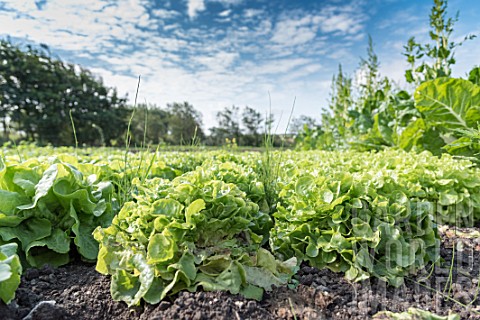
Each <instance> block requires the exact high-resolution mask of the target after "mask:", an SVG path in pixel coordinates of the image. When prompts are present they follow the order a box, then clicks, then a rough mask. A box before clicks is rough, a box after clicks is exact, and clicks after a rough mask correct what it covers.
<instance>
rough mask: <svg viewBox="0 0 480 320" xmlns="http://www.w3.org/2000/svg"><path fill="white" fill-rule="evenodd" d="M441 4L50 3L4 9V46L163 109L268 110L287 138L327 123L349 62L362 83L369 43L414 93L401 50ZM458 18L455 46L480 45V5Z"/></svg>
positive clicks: (427, 0) (303, 0)
mask: <svg viewBox="0 0 480 320" xmlns="http://www.w3.org/2000/svg"><path fill="white" fill-rule="evenodd" d="M432 3H433V1H431V0H257V1H250V0H118V1H115V0H52V1H50V0H42V1H33V0H31V1H21V0H10V1H0V37H1V38H6V37H7V36H9V37H10V38H11V39H12V40H13V41H15V42H18V43H37V44H39V43H45V44H47V45H48V46H50V48H51V51H52V52H53V53H54V54H56V55H58V56H59V57H61V58H62V59H63V60H64V61H67V62H71V63H78V64H81V65H82V66H84V67H86V68H88V69H90V70H92V71H93V72H94V73H95V74H97V75H99V76H101V77H103V79H104V82H105V83H106V84H107V85H109V86H114V87H117V88H118V91H119V93H120V94H122V95H123V94H126V93H128V95H129V97H130V98H131V99H133V97H134V96H135V89H136V82H137V77H138V75H141V76H142V83H141V87H140V94H139V101H140V102H144V101H147V102H149V103H155V104H157V105H159V106H164V105H165V104H166V103H169V102H173V101H188V102H190V103H192V104H193V105H194V106H195V107H196V108H197V109H199V110H200V111H201V112H202V113H203V116H204V117H203V122H204V126H205V127H206V128H208V127H211V126H213V125H214V124H215V114H216V112H217V111H219V110H221V109H223V108H224V107H226V106H231V105H233V104H234V105H238V106H241V107H243V106H245V105H249V106H251V107H255V108H257V109H258V110H259V111H262V112H267V110H268V109H269V93H270V96H271V102H272V110H273V112H274V113H275V114H276V118H277V119H280V116H281V115H282V114H283V116H282V124H280V128H282V127H283V126H284V125H285V123H286V121H287V118H288V114H289V112H290V110H291V107H292V103H293V100H294V98H295V97H296V106H295V114H294V115H296V116H298V115H300V114H305V115H309V116H314V117H319V115H320V112H321V110H322V108H323V107H325V105H326V101H327V99H328V93H329V87H330V83H331V79H332V76H333V75H334V74H335V72H336V71H337V69H338V64H339V63H342V65H343V66H344V70H346V71H347V72H348V73H350V74H351V75H354V72H355V70H356V69H357V67H358V65H359V61H360V57H365V56H366V47H367V39H368V34H370V35H371V36H372V38H373V41H374V45H375V51H376V53H377V54H378V56H379V58H380V63H381V69H380V71H381V73H382V75H385V76H389V77H391V78H392V79H394V80H395V81H397V82H398V84H399V85H400V86H404V85H405V84H404V81H403V71H404V70H405V59H404V58H403V56H402V55H401V52H402V47H403V45H404V44H405V43H406V41H407V39H408V38H409V37H410V36H415V37H416V38H417V40H419V41H426V40H427V37H428V14H429V12H430V7H431V5H432ZM457 11H460V21H459V22H458V23H457V24H456V27H455V39H457V40H460V39H462V38H463V37H464V36H465V35H467V34H469V33H475V34H478V35H480V19H479V18H480V0H450V1H449V14H450V15H454V14H455V13H456V12H457ZM456 56H457V60H458V63H457V65H456V67H455V68H454V74H455V75H463V74H465V72H467V71H468V70H469V69H470V67H472V66H474V65H480V39H476V40H473V41H469V42H467V43H465V44H464V46H462V47H460V48H459V49H458V50H457V54H456Z"/></svg>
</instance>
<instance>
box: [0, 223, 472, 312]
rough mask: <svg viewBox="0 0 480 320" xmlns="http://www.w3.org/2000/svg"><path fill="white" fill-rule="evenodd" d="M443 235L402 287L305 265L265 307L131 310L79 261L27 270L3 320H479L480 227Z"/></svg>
mask: <svg viewBox="0 0 480 320" xmlns="http://www.w3.org/2000/svg"><path fill="white" fill-rule="evenodd" d="M440 232H441V234H442V238H443V241H442V249H441V256H442V258H443V259H444V261H443V262H442V263H441V264H438V265H436V266H434V267H433V268H430V269H428V270H426V271H425V272H424V273H423V274H419V275H417V276H415V277H410V278H408V279H406V281H405V284H404V285H403V286H401V287H400V288H393V287H389V286H387V285H386V283H385V282H383V281H380V280H377V279H370V280H368V281H365V282H362V283H350V282H348V281H346V280H344V279H343V277H342V274H336V273H333V272H331V271H329V270H318V269H315V268H311V267H308V266H306V265H305V266H302V268H301V269H300V271H299V272H298V274H297V275H296V277H295V279H296V280H297V281H298V283H299V284H298V286H296V288H287V287H281V288H276V289H275V290H273V291H272V292H269V293H267V294H265V296H264V299H263V300H262V301H260V302H258V301H254V300H247V299H244V298H242V297H241V296H237V295H231V294H229V293H225V292H197V293H188V292H182V293H180V294H178V295H177V296H174V297H171V298H169V299H168V300H165V301H162V302H161V303H159V304H157V305H143V306H140V307H136V308H128V307H127V306H126V304H124V303H122V302H116V301H113V300H112V299H111V297H110V289H109V288H110V280H109V278H108V277H106V276H103V275H101V274H99V273H97V272H96V271H95V266H94V265H93V264H88V263H84V262H80V261H77V262H74V263H71V264H69V265H66V266H63V267H60V268H51V267H49V266H45V267H43V268H41V269H29V270H26V271H25V273H24V275H23V277H22V283H21V285H20V287H19V288H18V290H17V293H16V298H15V300H14V301H12V302H11V303H10V304H9V305H8V306H6V305H5V304H0V319H26V320H27V319H30V320H40V319H45V320H47V319H48V320H54V319H262V320H268V319H370V318H372V317H373V315H375V314H377V313H378V312H380V311H384V310H390V311H394V312H403V311H406V310H407V309H408V308H409V307H417V308H421V309H424V310H429V311H432V312H434V313H437V314H440V315H447V314H448V313H449V312H450V311H453V312H455V313H457V314H459V315H460V316H461V318H462V319H480V301H479V300H480V299H476V297H477V292H478V291H480V290H479V288H478V286H479V283H478V280H479V278H480V274H479V271H480V233H479V232H480V229H479V228H469V229H453V228H448V227H442V228H441V229H440ZM452 257H454V259H453V263H452ZM450 266H453V267H452V268H451V267H450ZM431 270H433V271H432V273H431V275H430V276H428V274H427V273H429V272H430V271H431ZM454 300H455V301H454ZM379 318H380V319H384V318H382V316H379Z"/></svg>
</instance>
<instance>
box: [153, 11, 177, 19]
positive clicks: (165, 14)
mask: <svg viewBox="0 0 480 320" xmlns="http://www.w3.org/2000/svg"><path fill="white" fill-rule="evenodd" d="M151 12H152V15H153V16H154V17H157V18H160V19H162V20H167V19H173V18H176V17H178V16H180V12H178V11H175V10H166V9H154V10H152V11H151Z"/></svg>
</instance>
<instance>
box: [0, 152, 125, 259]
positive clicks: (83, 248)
mask: <svg viewBox="0 0 480 320" xmlns="http://www.w3.org/2000/svg"><path fill="white" fill-rule="evenodd" d="M117 207H118V206H117V204H116V201H115V199H114V198H113V186H112V184H111V183H109V182H98V181H96V177H95V176H89V177H88V178H86V179H85V178H84V176H83V175H82V173H81V172H80V171H78V170H77V169H76V168H75V167H73V166H71V165H69V164H67V163H64V162H61V161H59V160H57V159H54V158H52V159H50V161H46V162H42V163H40V162H38V161H36V160H29V161H26V162H24V163H21V164H14V165H6V164H5V163H4V161H3V160H2V159H1V158H0V243H1V242H3V243H7V242H16V243H18V244H19V246H20V249H21V250H20V252H19V253H21V255H22V257H24V258H25V262H26V264H27V265H29V266H34V267H39V266H42V265H43V264H46V263H48V264H51V265H53V266H59V265H62V264H66V263H67V262H68V261H69V252H70V248H71V245H72V240H73V244H74V245H75V246H76V248H77V250H78V252H79V253H80V255H81V256H82V257H83V258H84V259H86V260H90V261H93V260H95V259H96V257H97V254H98V243H97V242H96V241H95V240H94V239H93V236H92V231H93V230H94V229H95V228H96V227H97V226H105V227H106V226H108V225H110V223H111V221H112V219H113V216H114V215H115V213H116V212H117V211H118V208H117Z"/></svg>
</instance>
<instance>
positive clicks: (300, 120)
mask: <svg viewBox="0 0 480 320" xmlns="http://www.w3.org/2000/svg"><path fill="white" fill-rule="evenodd" d="M318 126H319V125H318V123H317V120H315V118H313V117H309V116H305V115H301V116H299V117H295V118H293V119H292V122H291V123H290V125H289V131H290V133H291V134H298V133H300V132H302V131H304V130H305V127H306V128H308V129H310V130H313V129H315V128H317V127H318Z"/></svg>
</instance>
